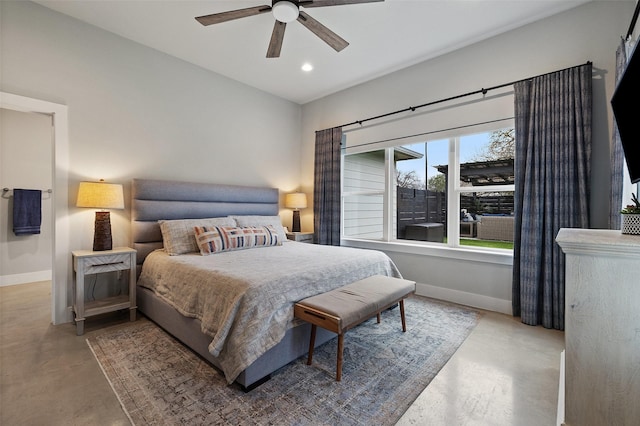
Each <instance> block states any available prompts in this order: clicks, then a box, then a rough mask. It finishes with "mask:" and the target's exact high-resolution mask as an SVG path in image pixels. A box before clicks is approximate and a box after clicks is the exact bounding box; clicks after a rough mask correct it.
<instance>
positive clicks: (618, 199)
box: [609, 40, 627, 229]
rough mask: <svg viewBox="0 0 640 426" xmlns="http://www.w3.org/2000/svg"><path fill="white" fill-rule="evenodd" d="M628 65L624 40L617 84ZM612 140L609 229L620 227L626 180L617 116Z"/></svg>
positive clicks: (618, 65)
mask: <svg viewBox="0 0 640 426" xmlns="http://www.w3.org/2000/svg"><path fill="white" fill-rule="evenodd" d="M626 66H627V49H626V43H625V41H624V40H621V42H620V46H619V47H618V50H617V51H616V84H617V83H618V80H620V77H621V76H622V73H623V71H624V69H625V68H626ZM611 134H612V141H611V199H610V202H609V229H620V220H621V218H620V209H621V208H622V187H623V183H622V181H623V180H624V169H623V168H624V151H623V150H622V142H620V133H618V125H617V124H616V120H615V117H614V119H613V131H612V132H611Z"/></svg>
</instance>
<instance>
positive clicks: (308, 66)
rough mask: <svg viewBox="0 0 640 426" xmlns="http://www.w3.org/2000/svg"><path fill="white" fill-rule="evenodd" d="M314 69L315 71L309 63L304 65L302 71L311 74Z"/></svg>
mask: <svg viewBox="0 0 640 426" xmlns="http://www.w3.org/2000/svg"><path fill="white" fill-rule="evenodd" d="M312 69H313V65H311V64H310V63H308V62H307V63H305V64H302V71H306V72H309V71H311V70H312Z"/></svg>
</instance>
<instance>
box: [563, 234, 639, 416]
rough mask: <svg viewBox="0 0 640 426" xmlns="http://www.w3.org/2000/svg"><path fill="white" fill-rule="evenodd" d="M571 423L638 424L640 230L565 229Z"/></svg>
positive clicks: (567, 384) (567, 379)
mask: <svg viewBox="0 0 640 426" xmlns="http://www.w3.org/2000/svg"><path fill="white" fill-rule="evenodd" d="M556 241H557V242H558V244H559V245H560V247H561V248H562V250H563V251H564V253H565V254H566V287H565V292H566V294H565V346H566V350H565V414H564V420H565V424H566V425H568V426H590V425H594V426H596V425H597V426H601V425H639V424H640V236H637V235H622V234H621V233H620V231H610V230H595V229H594V230H591V229H589V230H588V229H561V230H560V232H559V233H558V235H557V238H556Z"/></svg>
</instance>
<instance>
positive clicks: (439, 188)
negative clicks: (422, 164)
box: [427, 174, 447, 192]
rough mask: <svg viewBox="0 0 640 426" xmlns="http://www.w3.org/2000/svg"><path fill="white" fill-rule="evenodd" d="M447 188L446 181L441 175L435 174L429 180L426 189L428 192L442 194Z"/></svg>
mask: <svg viewBox="0 0 640 426" xmlns="http://www.w3.org/2000/svg"><path fill="white" fill-rule="evenodd" d="M446 187H447V179H446V177H445V175H443V174H437V175H435V176H432V177H430V178H429V182H427V189H428V190H429V191H435V192H444V191H445V189H446Z"/></svg>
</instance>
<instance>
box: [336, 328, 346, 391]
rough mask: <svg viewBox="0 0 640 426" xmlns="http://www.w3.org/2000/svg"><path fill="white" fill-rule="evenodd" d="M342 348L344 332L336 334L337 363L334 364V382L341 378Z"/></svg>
mask: <svg viewBox="0 0 640 426" xmlns="http://www.w3.org/2000/svg"><path fill="white" fill-rule="evenodd" d="M343 350H344V334H343V333H340V334H338V363H337V365H336V382H339V381H340V379H342V351H343Z"/></svg>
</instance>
